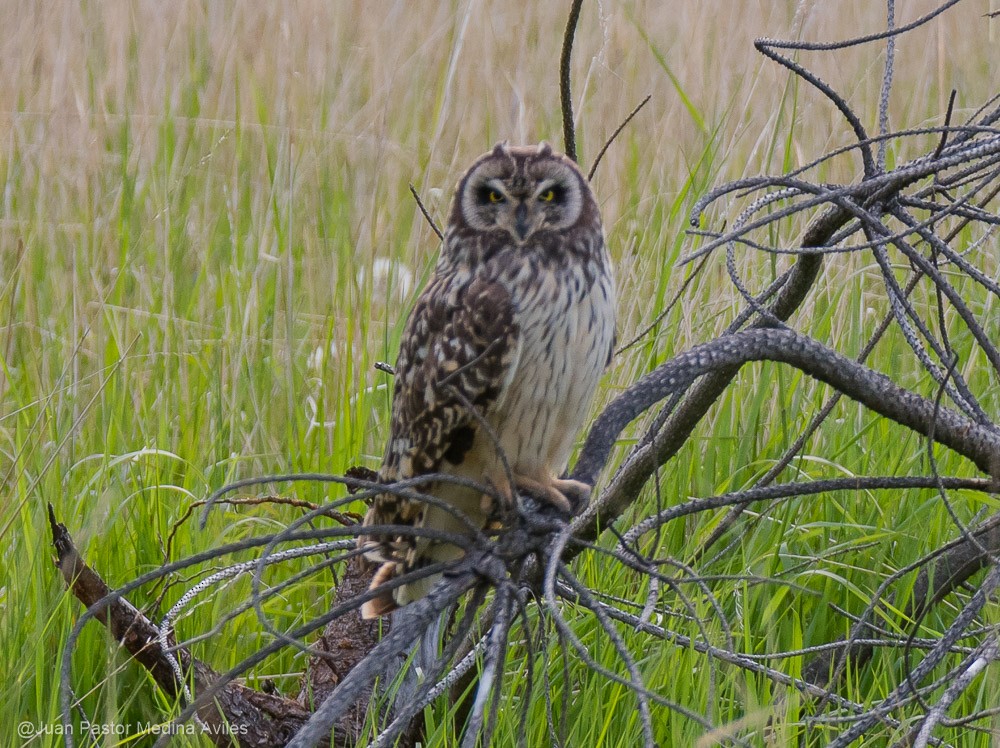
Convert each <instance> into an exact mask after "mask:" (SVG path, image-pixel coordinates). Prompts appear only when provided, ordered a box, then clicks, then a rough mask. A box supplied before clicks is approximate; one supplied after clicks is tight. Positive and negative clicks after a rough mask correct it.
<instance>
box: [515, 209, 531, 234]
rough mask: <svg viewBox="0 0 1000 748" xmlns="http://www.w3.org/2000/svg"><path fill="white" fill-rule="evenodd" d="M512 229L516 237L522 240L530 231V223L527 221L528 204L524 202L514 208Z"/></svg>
mask: <svg viewBox="0 0 1000 748" xmlns="http://www.w3.org/2000/svg"><path fill="white" fill-rule="evenodd" d="M514 231H515V232H517V238H518V239H520V240H521V241H522V242H523V241H524V239H525V237H527V236H528V232H529V231H531V224H529V223H528V206H527V205H525V204H524V203H521V204H520V205H518V206H517V208H515V209H514Z"/></svg>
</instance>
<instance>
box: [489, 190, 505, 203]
mask: <svg viewBox="0 0 1000 748" xmlns="http://www.w3.org/2000/svg"><path fill="white" fill-rule="evenodd" d="M487 197H488V198H489V200H490V202H491V203H502V202H503V195H501V194H500V193H499V192H497V191H496V190H490V194H489V195H487Z"/></svg>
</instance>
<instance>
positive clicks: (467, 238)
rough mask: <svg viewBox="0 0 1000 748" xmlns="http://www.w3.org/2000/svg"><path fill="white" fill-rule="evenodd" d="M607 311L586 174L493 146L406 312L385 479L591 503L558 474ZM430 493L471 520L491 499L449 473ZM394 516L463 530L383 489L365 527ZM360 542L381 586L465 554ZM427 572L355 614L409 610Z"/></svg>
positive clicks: (395, 542) (377, 538)
mask: <svg viewBox="0 0 1000 748" xmlns="http://www.w3.org/2000/svg"><path fill="white" fill-rule="evenodd" d="M614 310H615V291H614V280H613V277H612V272H611V262H610V260H609V258H608V253H607V249H606V247H605V244H604V233H603V229H602V227H601V216H600V213H599V212H598V208H597V202H596V201H595V199H594V195H593V193H592V192H591V190H590V187H589V185H588V184H587V180H586V178H585V177H584V176H583V174H582V173H581V172H580V170H579V169H578V168H577V167H576V165H575V164H574V163H573V162H572V161H570V160H569V159H568V158H566V157H565V156H562V155H559V154H555V153H553V152H552V149H551V148H550V147H549V146H548V145H547V144H545V143H542V144H541V145H538V146H528V147H511V146H508V145H507V144H506V143H501V144H500V145H497V146H496V147H495V148H494V149H493V150H492V151H490V152H489V153H487V154H486V155H484V156H482V157H481V158H480V159H479V160H477V161H476V162H475V163H474V164H473V165H472V167H471V168H470V169H469V171H468V172H466V174H465V176H463V177H462V179H461V180H460V181H459V183H458V188H457V190H456V193H455V199H454V202H453V203H452V208H451V215H450V217H449V220H448V227H447V231H446V232H445V237H444V246H443V249H442V252H441V257H440V259H439V260H438V263H437V267H436V268H435V270H434V275H433V277H432V278H431V280H430V283H429V284H428V286H427V288H426V289H425V290H424V292H423V294H422V295H421V296H420V299H419V300H418V301H417V304H416V306H415V308H414V310H413V313H412V314H411V315H410V318H409V320H408V321H407V324H406V328H405V331H404V333H403V340H402V345H401V348H400V352H399V359H398V362H397V364H396V380H395V389H394V392H393V400H392V422H391V426H390V434H389V443H388V444H387V446H386V449H385V457H384V458H383V461H382V467H381V469H380V471H379V479H380V480H381V481H384V482H387V483H390V482H394V481H399V480H403V479H406V478H411V477H414V476H419V475H422V474H426V473H432V472H438V473H446V474H450V475H454V476H457V477H460V478H464V479H466V480H471V481H475V482H477V483H479V484H484V483H488V484H492V486H493V487H494V488H495V493H498V494H499V495H500V496H502V497H504V498H506V499H507V500H508V501H509V500H511V498H512V496H513V492H514V491H515V490H516V489H517V488H519V487H520V488H522V489H524V490H525V491H527V492H529V493H531V494H532V495H535V496H540V497H542V498H547V499H548V500H549V501H551V502H552V503H553V504H555V505H556V506H558V507H560V508H562V509H565V510H569V509H570V508H571V500H572V501H576V500H585V498H586V497H587V494H588V487H587V486H585V485H583V484H581V483H577V482H575V481H569V480H560V479H559V477H558V476H559V475H560V474H561V473H562V471H563V470H564V469H565V467H566V463H567V461H568V459H569V454H570V450H571V449H572V445H573V440H574V438H575V437H576V434H577V431H578V430H579V428H580V426H581V425H582V422H583V419H584V417H585V416H586V415H587V411H588V408H589V406H590V402H591V399H592V398H593V395H594V390H595V389H596V387H597V383H598V380H599V379H600V376H601V372H602V371H603V370H604V368H605V366H606V365H607V363H608V361H609V359H610V356H611V351H612V348H613V345H614V337H615V332H614V328H615V311H614ZM470 408H475V409H476V411H477V413H473V412H471V410H470ZM484 423H485V424H488V425H489V427H490V428H489V429H486V428H483V424H484ZM490 431H492V432H493V433H492V435H491V434H490V433H489V432H490ZM501 453H502V455H503V456H504V458H505V459H506V465H507V467H509V470H510V473H509V474H510V475H512V476H513V481H514V484H515V485H514V486H511V485H510V482H509V481H508V479H507V475H508V472H507V468H505V466H504V459H502V458H501V456H500V455H501ZM421 490H422V491H425V492H426V493H428V494H430V495H432V496H434V497H436V498H438V499H440V500H441V501H442V502H444V503H446V504H448V505H450V506H453V507H455V508H456V509H457V510H459V511H460V512H462V513H463V514H464V515H465V516H466V517H467V518H468V520H469V522H471V523H472V524H473V525H474V526H475V527H483V526H484V525H485V524H486V522H487V520H488V517H489V514H490V511H491V507H492V503H491V501H490V500H489V499H488V497H487V496H485V495H484V494H483V492H482V491H476V490H474V489H472V488H468V487H464V486H458V485H454V484H450V483H448V482H445V481H438V482H436V483H434V484H433V485H431V486H430V487H423V488H422V489H421ZM568 497H569V498H568ZM388 524H396V525H408V526H412V527H424V528H433V529H435V530H440V531H443V532H449V533H463V532H464V533H465V534H468V533H469V530H468V527H467V525H465V524H464V523H463V522H462V521H460V520H459V519H457V518H456V517H455V516H454V515H453V514H452V513H449V512H448V511H447V510H446V509H442V508H440V507H437V506H433V505H428V504H427V503H424V502H420V501H415V500H414V501H409V500H406V499H402V498H400V497H397V496H395V495H393V494H389V493H386V494H381V495H379V496H377V497H376V498H375V501H374V504H373V506H372V508H371V509H370V510H369V511H368V514H367V516H366V517H365V525H366V526H372V525H388ZM358 544H359V547H361V548H363V549H364V550H365V556H366V557H367V558H368V559H369V560H371V561H375V562H377V563H379V564H381V566H380V567H379V569H378V571H377V572H376V574H375V578H374V581H373V582H372V587H373V588H374V587H376V586H378V585H381V584H383V583H385V582H389V581H391V580H392V579H394V578H395V577H397V576H399V575H401V574H403V573H405V572H407V571H410V570H413V569H416V568H419V567H422V566H426V565H428V564H431V563H435V562H439V561H447V560H451V559H454V558H457V557H460V556H461V555H462V551H461V550H459V548H458V547H457V546H455V545H452V544H449V543H445V542H442V541H432V540H429V539H427V538H414V537H413V536H412V535H410V536H407V535H392V534H378V533H372V534H369V535H363V536H361V537H360V538H359V543H358ZM433 581H435V579H434V578H429V579H428V578H425V579H421V580H420V581H419V582H413V583H410V584H406V585H403V586H400V587H397V588H396V589H394V590H392V591H391V592H386V593H385V594H384V595H381V596H380V597H378V598H376V599H374V600H371V601H370V602H368V603H366V604H365V606H364V608H363V609H362V614H363V615H364V616H365V617H366V618H371V617H374V616H378V615H382V614H383V613H387V612H389V611H391V610H393V609H395V608H397V607H399V606H401V605H405V604H407V603H408V602H411V601H412V600H415V599H417V598H419V597H422V596H423V595H425V594H426V593H427V591H428V590H429V588H430V586H431V584H432V583H433Z"/></svg>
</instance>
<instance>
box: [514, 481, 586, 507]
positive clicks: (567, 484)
mask: <svg viewBox="0 0 1000 748" xmlns="http://www.w3.org/2000/svg"><path fill="white" fill-rule="evenodd" d="M514 482H515V483H516V484H517V487H518V488H519V489H521V490H524V491H527V492H528V493H530V494H532V495H533V496H537V497H538V498H540V499H544V500H546V501H548V502H549V503H550V504H552V505H554V506H555V507H556V508H558V509H561V510H562V511H564V512H566V513H567V514H573V513H574V511H575V510H576V509H577V508H579V507H581V506H583V505H584V504H586V503H587V500H588V499H589V498H590V486H588V485H587V484H586V483H581V482H580V481H578V480H562V479H560V478H550V479H549V480H548V481H547V482H545V483H542V482H541V481H537V480H535V479H534V478H528V477H526V476H523V475H515V476H514Z"/></svg>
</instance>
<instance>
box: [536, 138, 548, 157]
mask: <svg viewBox="0 0 1000 748" xmlns="http://www.w3.org/2000/svg"><path fill="white" fill-rule="evenodd" d="M536 153H537V154H538V155H539V156H542V157H545V156H551V155H552V146H550V145H549V144H548V141H545V140H543V141H542V142H541V143H539V144H538V150H537V151H536Z"/></svg>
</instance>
